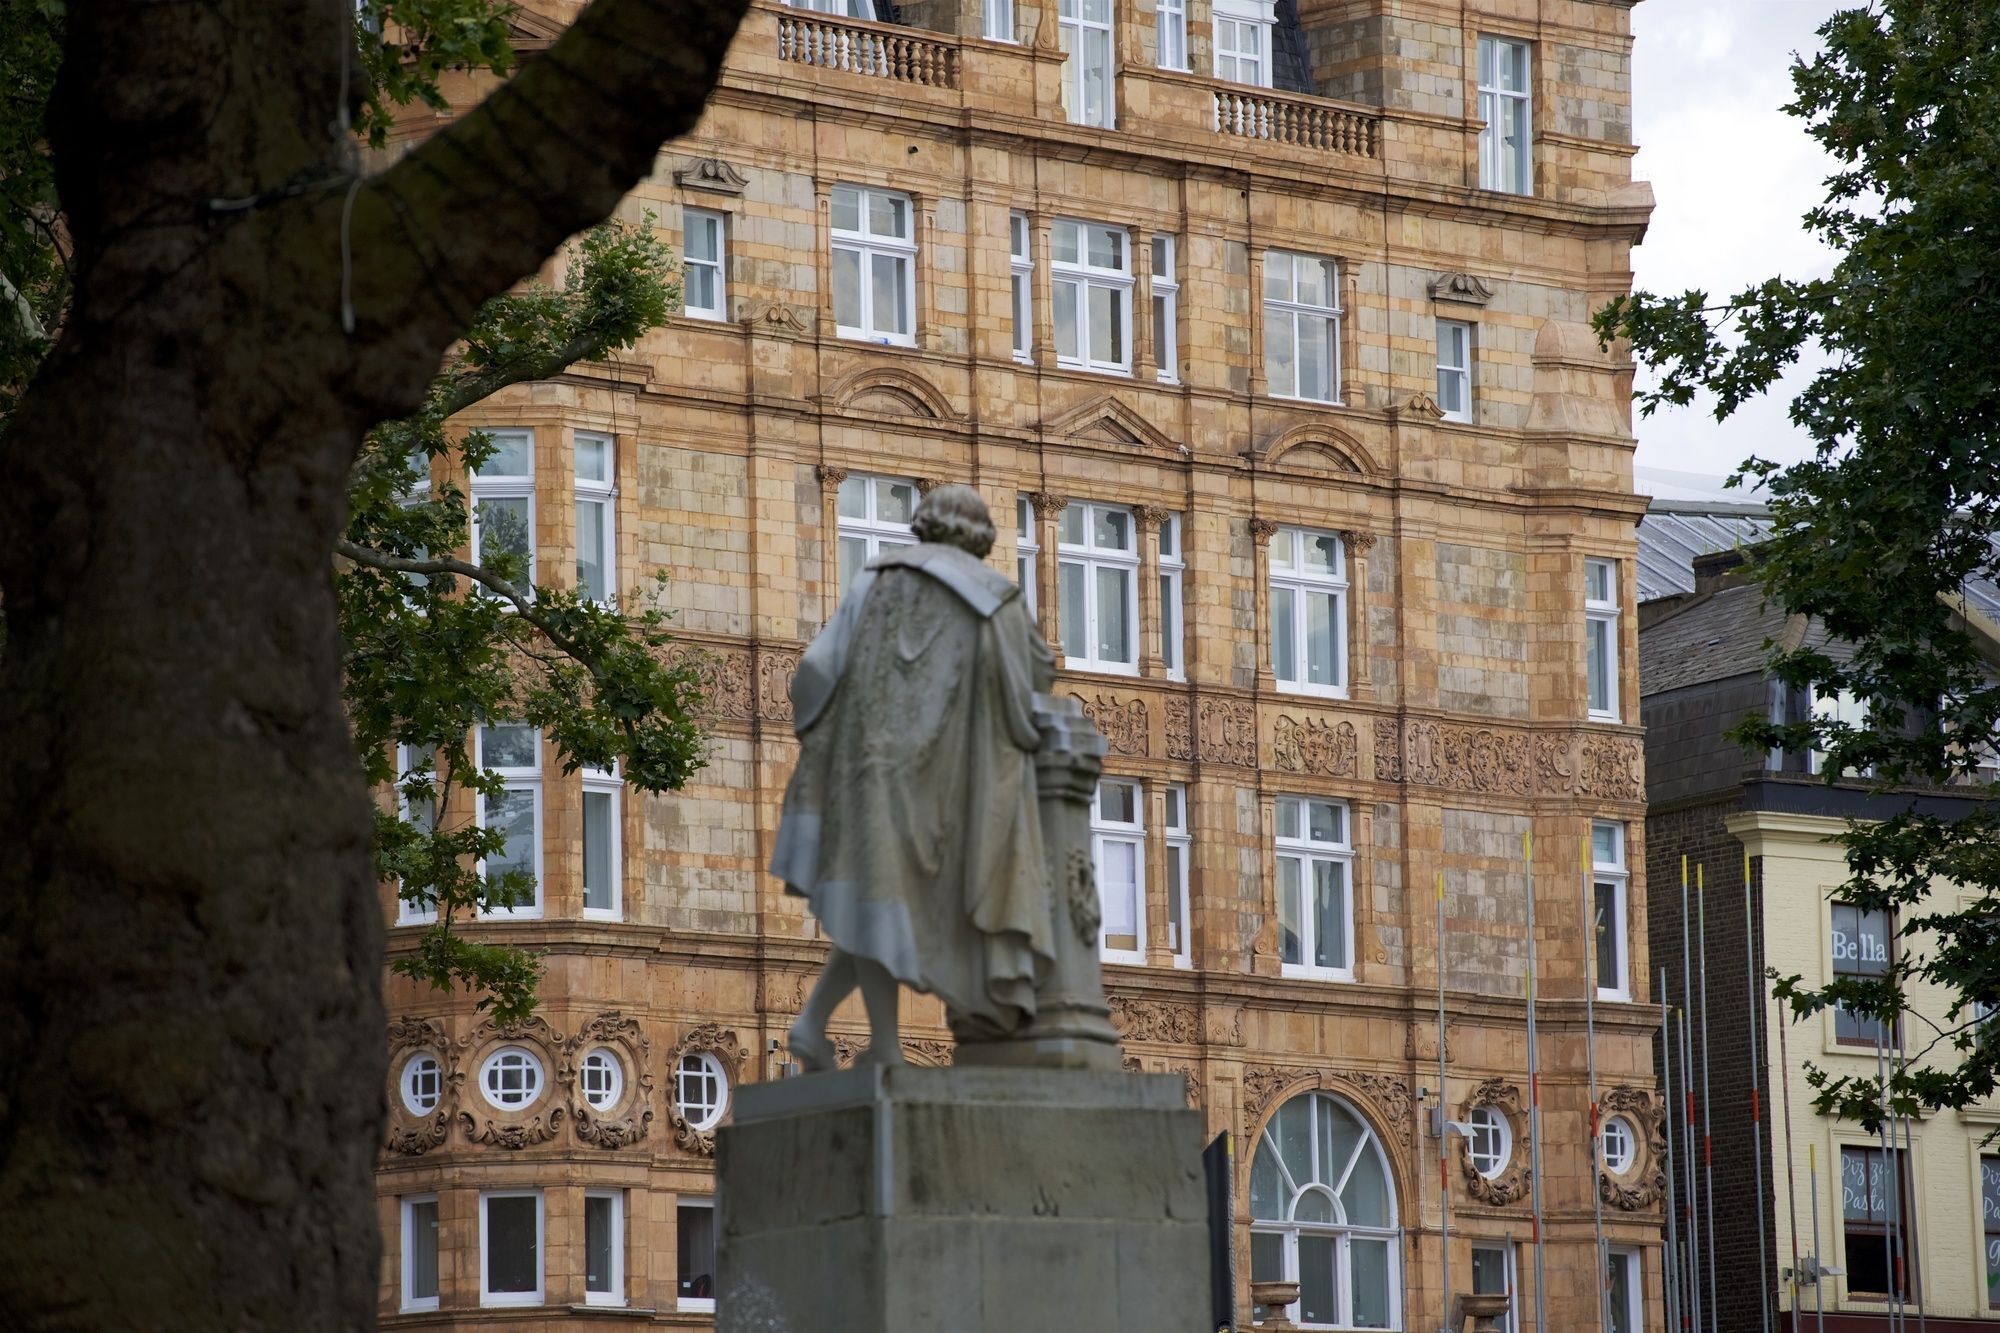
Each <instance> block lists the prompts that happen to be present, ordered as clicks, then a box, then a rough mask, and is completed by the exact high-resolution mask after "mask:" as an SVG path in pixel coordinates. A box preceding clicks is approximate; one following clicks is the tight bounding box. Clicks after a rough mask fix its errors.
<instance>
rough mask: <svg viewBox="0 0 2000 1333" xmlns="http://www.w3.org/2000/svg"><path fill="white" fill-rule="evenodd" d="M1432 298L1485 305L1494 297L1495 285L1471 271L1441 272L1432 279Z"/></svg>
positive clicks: (1464, 303)
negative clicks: (1475, 275)
mask: <svg viewBox="0 0 2000 1333" xmlns="http://www.w3.org/2000/svg"><path fill="white" fill-rule="evenodd" d="M1430 293H1431V300H1433V301H1455V302H1457V303H1458V304H1460V305H1485V304H1486V303H1487V302H1488V301H1491V300H1492V299H1493V286H1492V284H1491V283H1489V282H1487V281H1486V279H1484V278H1479V277H1474V276H1473V275H1472V274H1470V273H1440V274H1438V275H1437V276H1436V277H1435V278H1432V279H1431V281H1430Z"/></svg>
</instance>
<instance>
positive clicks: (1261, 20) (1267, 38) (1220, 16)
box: [1211, 0, 1277, 88]
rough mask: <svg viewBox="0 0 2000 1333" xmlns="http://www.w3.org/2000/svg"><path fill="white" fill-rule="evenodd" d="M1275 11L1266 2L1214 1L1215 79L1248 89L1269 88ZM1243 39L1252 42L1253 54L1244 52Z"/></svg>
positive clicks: (1251, 0)
mask: <svg viewBox="0 0 2000 1333" xmlns="http://www.w3.org/2000/svg"><path fill="white" fill-rule="evenodd" d="M1274 11H1275V7H1274V6H1273V5H1272V4H1270V3H1268V2H1267V0H1215V8H1214V11H1213V17H1212V19H1211V22H1212V23H1213V29H1212V31H1213V39H1212V40H1213V44H1214V59H1215V77H1216V78H1218V79H1222V80H1224V81H1225V82H1228V83H1240V84H1242V85H1244V86H1245V87H1249V88H1269V87H1270V86H1271V59H1272V55H1273V48H1274V47H1275V46H1276V42H1275V41H1273V37H1274V36H1275V34H1276V32H1277V15H1276V13H1275V12H1274ZM1245 35H1249V36H1250V37H1252V38H1253V40H1254V41H1255V44H1256V48H1257V49H1256V50H1255V51H1254V52H1246V51H1245V50H1243V48H1242V46H1241V44H1240V43H1241V38H1242V37H1244V36H1245ZM1232 38H1233V39H1235V40H1234V41H1231V39H1232ZM1225 61H1226V62H1229V63H1227V64H1225V63H1224V62H1225ZM1246 74H1247V75H1249V77H1247V78H1246V77H1245V75H1246Z"/></svg>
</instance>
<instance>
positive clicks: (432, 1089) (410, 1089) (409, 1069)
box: [397, 1051, 444, 1118]
mask: <svg viewBox="0 0 2000 1333" xmlns="http://www.w3.org/2000/svg"><path fill="white" fill-rule="evenodd" d="M397 1083H398V1084H399V1085H400V1086H401V1089H402V1093H403V1109H404V1110H406V1111H408V1112H409V1113H410V1114H411V1115H413V1116H417V1117H419V1118H421V1117H423V1116H427V1115H429V1114H430V1113H431V1112H432V1111H435V1110H437V1108H438V1103H439V1102H441V1101H443V1100H444V1066H443V1065H441V1064H439V1063H438V1058H437V1056H435V1055H433V1054H432V1053H431V1052H429V1051H418V1052H417V1053H416V1054H415V1055H413V1056H411V1057H410V1058H409V1059H407V1060H405V1061H404V1062H403V1076H402V1077H401V1078H400V1079H398V1080H397Z"/></svg>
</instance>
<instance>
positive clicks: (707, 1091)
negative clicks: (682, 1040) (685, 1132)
mask: <svg viewBox="0 0 2000 1333" xmlns="http://www.w3.org/2000/svg"><path fill="white" fill-rule="evenodd" d="M674 1106H675V1108H676V1109H677V1110H678V1111H679V1112H680V1115H681V1119H683V1120H685V1121H687V1123H688V1127H689V1128H691V1129H695V1130H707V1129H714V1128H715V1127H716V1126H717V1125H719V1124H721V1123H722V1115H723V1112H725V1111H727V1110H728V1109H729V1072H728V1071H727V1070H725V1069H724V1068H723V1067H722V1061H720V1060H718V1059H716V1058H715V1056H714V1055H712V1054H710V1053H709V1052H707V1051H689V1052H688V1053H687V1054H686V1055H683V1056H682V1057H681V1060H680V1063H679V1064H678V1065H676V1066H674Z"/></svg>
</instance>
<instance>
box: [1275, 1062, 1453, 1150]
mask: <svg viewBox="0 0 2000 1333" xmlns="http://www.w3.org/2000/svg"><path fill="white" fill-rule="evenodd" d="M1315 1088H1316V1089H1319V1090H1320V1091H1322V1092H1331V1093H1333V1094H1335V1095H1336V1096H1339V1097H1342V1098H1345V1099H1346V1100H1348V1101H1350V1102H1352V1103H1354V1105H1355V1108H1356V1109H1357V1110H1359V1111H1360V1112H1361V1114H1362V1118H1363V1119H1365V1120H1367V1121H1368V1122H1369V1125H1370V1127H1371V1128H1373V1129H1374V1130H1376V1131H1377V1132H1378V1133H1380V1132H1382V1131H1383V1130H1384V1129H1387V1130H1388V1131H1389V1132H1390V1134H1389V1136H1392V1137H1393V1138H1394V1140H1395V1141H1396V1142H1397V1143H1400V1144H1402V1146H1403V1148H1404V1150H1405V1151H1408V1150H1409V1148H1410V1146H1411V1144H1412V1143H1413V1142H1414V1141H1415V1136H1414V1133H1413V1131H1412V1127H1411V1124H1410V1121H1411V1117H1412V1114H1413V1108H1414V1106H1415V1104H1416V1103H1415V1101H1414V1099H1413V1098H1412V1097H1411V1095H1410V1082H1409V1080H1408V1079H1406V1078H1404V1077H1402V1076H1400V1075H1397V1074H1378V1073H1375V1072H1373V1071H1372V1070H1344V1069H1297V1068H1287V1067H1285V1066H1282V1065H1249V1066H1246V1067H1245V1068H1244V1070H1243V1137H1244V1140H1245V1142H1249V1141H1250V1140H1251V1138H1252V1133H1253V1131H1254V1130H1256V1128H1257V1127H1258V1125H1259V1124H1260V1123H1261V1122H1262V1121H1263V1119H1264V1116H1265V1112H1266V1111H1270V1110H1275V1109H1276V1108H1277V1107H1278V1106H1280V1105H1281V1104H1283V1103H1284V1102H1285V1101H1287V1100H1289V1099H1290V1098H1292V1097H1294V1096H1296V1095H1297V1094H1299V1093H1301V1092H1304V1091H1307V1090H1309V1089H1315Z"/></svg>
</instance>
